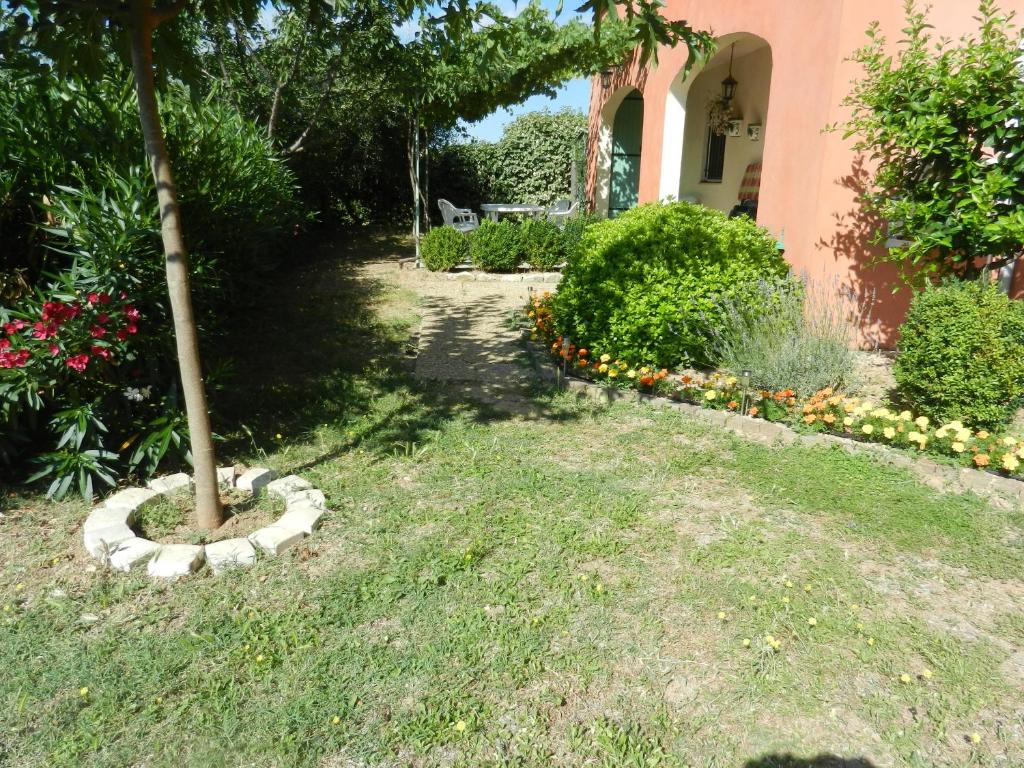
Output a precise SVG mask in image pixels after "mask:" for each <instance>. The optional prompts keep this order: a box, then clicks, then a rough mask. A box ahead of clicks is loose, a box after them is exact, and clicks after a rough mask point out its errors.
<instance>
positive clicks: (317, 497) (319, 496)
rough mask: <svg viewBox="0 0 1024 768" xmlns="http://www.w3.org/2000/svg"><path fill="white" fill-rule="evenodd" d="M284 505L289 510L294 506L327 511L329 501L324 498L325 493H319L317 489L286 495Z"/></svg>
mask: <svg viewBox="0 0 1024 768" xmlns="http://www.w3.org/2000/svg"><path fill="white" fill-rule="evenodd" d="M284 504H285V506H286V507H287V508H288V509H291V508H292V507H293V506H300V507H301V506H303V505H309V506H313V507H318V508H319V509H327V499H326V498H324V493H323V491H318V490H317V489H316V488H310V489H309V490H306V491H292V492H291V493H289V494H286V495H285V497H284Z"/></svg>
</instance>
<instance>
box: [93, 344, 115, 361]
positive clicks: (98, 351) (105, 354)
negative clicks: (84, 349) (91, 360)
mask: <svg viewBox="0 0 1024 768" xmlns="http://www.w3.org/2000/svg"><path fill="white" fill-rule="evenodd" d="M89 349H90V351H91V352H92V353H93V354H94V355H96V356H97V357H102V358H103V359H104V360H109V359H110V350H109V349H107V348H106V347H90V348H89Z"/></svg>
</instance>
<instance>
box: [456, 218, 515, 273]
mask: <svg viewBox="0 0 1024 768" xmlns="http://www.w3.org/2000/svg"><path fill="white" fill-rule="evenodd" d="M469 253H470V258H471V259H472V260H473V264H474V265H475V266H477V267H478V268H480V269H482V270H484V271H485V272H514V271H515V269H516V267H518V266H519V265H520V264H521V263H522V261H523V241H522V237H521V236H520V230H519V225H518V224H517V223H515V222H513V221H509V220H508V219H505V220H502V221H484V222H483V223H481V224H480V228H479V229H477V230H475V231H474V232H473V235H472V237H471V239H470V242H469Z"/></svg>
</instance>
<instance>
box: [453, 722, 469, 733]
mask: <svg viewBox="0 0 1024 768" xmlns="http://www.w3.org/2000/svg"><path fill="white" fill-rule="evenodd" d="M455 730H456V731H458V732H459V733H462V732H463V731H464V730H466V721H465V720H459V722H457V723H456V724H455Z"/></svg>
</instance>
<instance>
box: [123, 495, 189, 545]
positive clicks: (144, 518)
mask: <svg viewBox="0 0 1024 768" xmlns="http://www.w3.org/2000/svg"><path fill="white" fill-rule="evenodd" d="M190 501H191V497H190V496H184V495H183V496H182V497H181V498H165V499H162V500H161V501H160V502H159V503H157V504H153V505H151V506H148V507H143V508H142V509H140V510H139V511H138V512H136V513H135V525H136V526H137V528H138V530H139V533H140V534H141V535H142V536H143V538H146V539H162V538H164V537H166V536H169V535H170V534H171V533H173V532H174V531H175V530H177V528H178V527H179V526H182V525H184V524H185V523H186V522H187V521H188V511H187V509H188V506H187V505H189V502H190Z"/></svg>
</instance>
